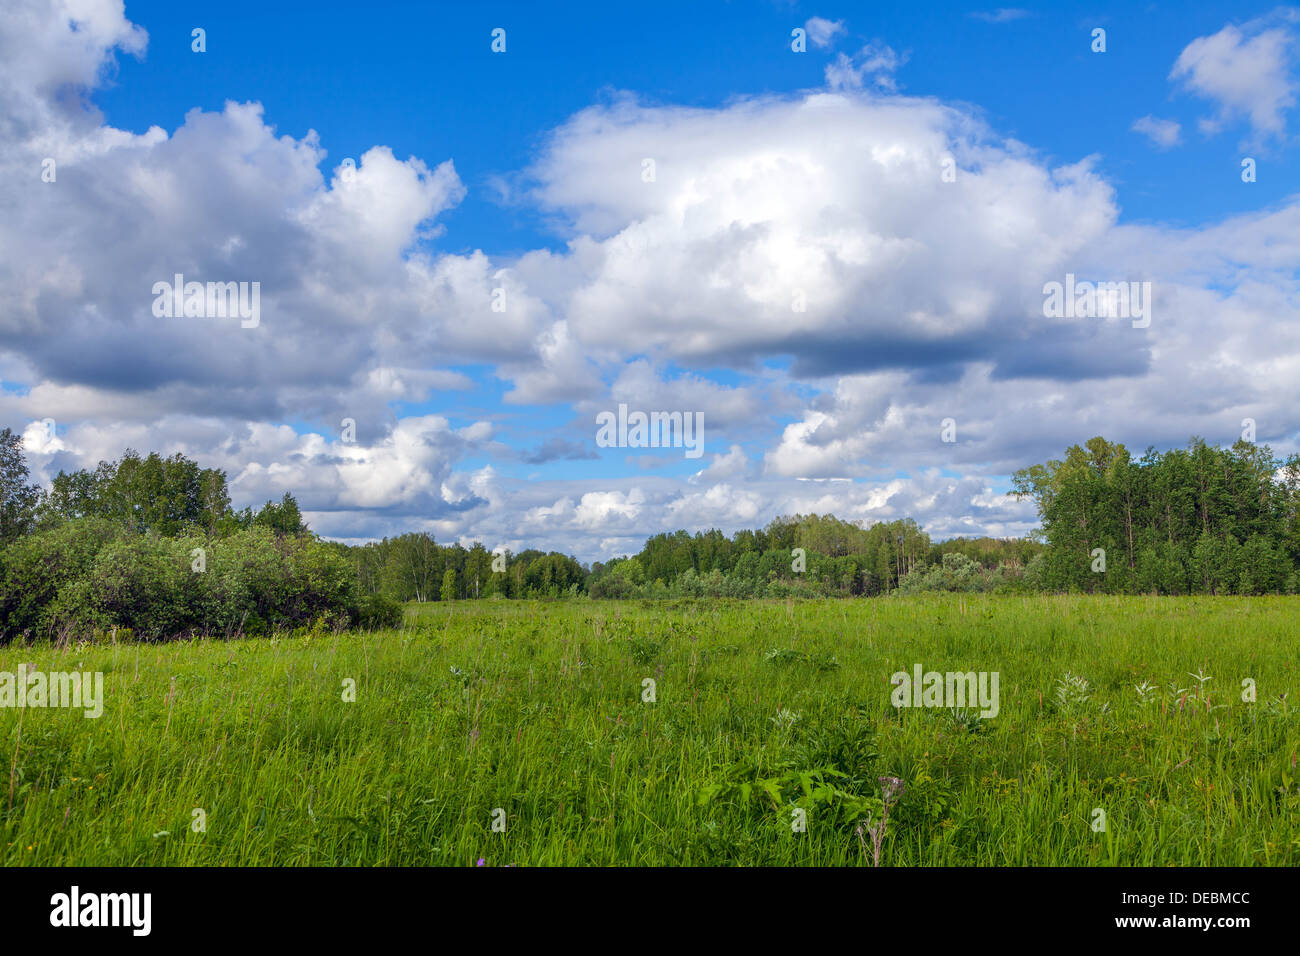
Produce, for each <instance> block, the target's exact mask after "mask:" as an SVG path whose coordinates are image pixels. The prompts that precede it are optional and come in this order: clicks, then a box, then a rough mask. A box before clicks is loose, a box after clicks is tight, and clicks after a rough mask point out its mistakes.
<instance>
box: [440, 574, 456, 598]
mask: <svg viewBox="0 0 1300 956" xmlns="http://www.w3.org/2000/svg"><path fill="white" fill-rule="evenodd" d="M442 599H443V600H444V601H454V600H456V570H455V569H454V568H448V569H447V571H446V573H445V574H443V576H442Z"/></svg>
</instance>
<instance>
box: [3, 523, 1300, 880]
mask: <svg viewBox="0 0 1300 956" xmlns="http://www.w3.org/2000/svg"><path fill="white" fill-rule="evenodd" d="M115 540H118V539H115ZM269 540H271V541H274V540H275V539H274V536H270V539H269ZM181 550H182V549H181V548H178V553H180V552H181ZM259 550H260V546H259ZM327 550H331V551H334V549H327ZM334 554H335V556H336V557H337V556H338V552H337V551H334ZM208 558H209V562H208V566H209V572H208V573H209V574H210V573H211V569H212V568H213V564H214V562H213V555H212V554H209V555H208ZM216 560H217V562H218V563H220V561H221V555H219V554H218V555H217V556H216ZM185 566H186V567H188V563H187V564H186V565H185ZM232 573H233V570H232ZM1298 605H1300V598H1296V597H1285V596H1263V597H1252V598H1242V597H1232V596H1227V597H1216V598H1213V599H1211V598H1200V597H1183V598H1168V597H1148V596H1114V597H1109V596H1108V597H1106V598H1104V599H1099V598H1098V597H1096V596H1089V595H1031V596H996V595H993V596H991V595H982V594H959V595H949V594H924V595H917V596H899V597H897V598H896V599H893V600H889V601H841V600H814V601H796V602H792V603H787V602H785V601H743V602H742V601H731V600H727V599H706V600H686V599H682V600H676V601H661V602H647V603H646V604H644V605H643V604H642V602H640V601H635V602H622V603H619V602H590V601H573V602H556V601H514V602H509V603H507V602H486V601H483V602H462V603H458V604H456V605H454V606H452V605H446V604H443V603H442V602H439V601H428V602H424V603H420V604H414V603H413V604H412V605H410V606H409V607H408V609H407V614H408V620H407V622H406V623H405V625H404V626H403V627H402V628H401V630H390V631H377V632H374V633H339V634H334V633H333V628H332V627H330V626H328V625H322V624H320V623H319V619H318V620H317V621H303V622H302V623H301V624H299V625H296V626H295V628H294V630H292V631H287V630H282V631H281V637H282V638H283V639H281V640H277V641H274V642H272V641H268V640H239V639H234V640H229V641H226V640H222V641H217V640H206V639H202V638H200V639H198V640H195V641H192V642H166V643H140V644H135V645H124V644H123V641H124V640H126V639H127V634H126V632H125V631H124V630H123V629H121V628H119V630H118V634H117V643H116V644H114V643H112V642H110V641H107V640H105V641H102V642H97V643H92V644H88V645H84V646H80V647H76V648H71V649H70V648H65V647H60V646H57V645H51V644H44V643H37V644H35V645H30V644H28V645H21V646H20V645H17V644H14V645H9V646H0V671H7V672H14V671H16V670H17V667H18V665H19V664H20V663H28V664H30V665H32V666H33V667H35V668H37V669H39V670H67V669H70V668H73V667H75V668H77V669H79V670H86V671H103V672H104V675H105V680H104V689H105V693H104V698H103V704H104V713H103V716H102V718H100V719H98V720H87V719H85V718H83V717H82V715H81V713H80V712H77V711H75V710H67V709H62V708H50V709H39V708H35V709H33V708H29V709H27V710H26V711H25V712H22V711H19V710H18V709H17V708H0V747H3V751H4V753H5V754H6V758H5V759H6V763H7V767H6V774H7V776H9V777H10V778H11V779H12V781H13V793H14V796H13V804H12V809H11V810H9V811H8V812H5V813H0V827H2V828H3V829H4V831H5V832H4V834H3V838H0V865H5V866H22V865H28V866H33V865H34V866H58V865H67V864H69V863H71V862H76V863H78V864H81V865H91V866H96V865H109V866H115V865H120V866H126V865H133V866H141V865H177V866H185V865H207V866H238V865H251V866H258V865H277V866H333V865H340V866H341V865H349V866H428V865H459V866H473V865H474V863H475V861H476V860H478V859H479V858H480V857H482V858H485V859H486V861H487V863H488V864H489V865H491V866H504V865H506V864H509V863H514V864H516V865H518V866H525V865H532V866H557V865H573V866H615V865H647V866H656V865H686V866H714V865H724V864H732V865H745V866H820V867H830V866H871V865H872V862H873V861H872V853H871V848H870V847H869V846H867V847H865V848H864V843H863V838H860V837H859V836H858V835H857V828H858V827H859V825H860V824H861V823H862V821H863V820H865V819H866V818H867V814H868V813H870V815H871V824H870V826H869V827H868V830H869V829H870V828H871V827H876V826H878V825H879V824H880V822H881V821H882V819H883V814H882V812H881V807H880V801H882V795H883V792H884V786H885V785H884V784H883V783H882V781H884V780H889V779H890V778H897V779H898V780H899V781H901V782H902V785H903V789H902V791H901V795H900V796H899V797H898V799H897V800H896V801H895V802H894V803H893V806H892V809H891V810H890V813H889V817H888V821H887V827H886V828H885V832H884V836H883V840H882V851H881V855H880V865H881V866H897V867H915V866H1008V865H1009V866H1035V867H1037V866H1097V865H1119V866H1132V867H1139V866H1140V867H1155V866H1159V867H1169V866H1174V867H1188V866H1279V867H1295V866H1298V865H1300V838H1297V833H1296V825H1295V824H1296V815H1297V813H1300V773H1297V770H1296V768H1295V766H1293V756H1294V755H1295V754H1296V753H1297V752H1298V751H1300V711H1297V709H1296V707H1295V704H1294V701H1295V700H1296V695H1297V692H1298V691H1300V687H1298V686H1297V674H1296V668H1295V654H1294V622H1295V619H1296V613H1297V610H1298V609H1300V608H1298ZM291 635H293V636H294V638H296V639H291ZM641 641H644V642H645V643H640V644H638V643H637V642H641ZM651 644H653V645H654V646H653V647H652V646H651ZM772 648H782V649H790V650H793V651H795V652H797V653H798V654H799V655H802V657H801V658H799V659H794V660H790V661H788V662H787V663H785V664H783V665H777V664H776V663H775V662H774V661H768V660H765V657H766V655H767V652H768V651H769V650H770V649H772ZM831 655H834V656H836V657H838V659H839V661H840V666H839V667H837V668H835V669H831V670H819V669H817V668H816V667H815V666H814V665H813V662H815V661H817V660H820V659H824V658H826V657H829V656H831ZM915 662H924V663H925V665H926V667H933V668H934V669H936V670H941V671H943V670H950V669H955V670H967V669H975V670H997V671H1000V672H1001V709H1000V712H999V714H998V716H997V717H995V718H991V719H982V718H976V717H975V716H973V715H972V714H971V713H970V712H969V711H967V712H966V713H960V712H958V713H953V712H952V711H949V710H947V709H943V708H933V709H931V708H916V709H911V708H908V709H902V710H895V709H894V708H893V707H891V706H890V692H891V685H890V684H889V675H890V674H891V673H893V672H894V671H897V670H900V669H902V670H907V669H910V668H911V666H912V665H913V664H914V663H915ZM1247 675H1249V676H1250V677H1252V678H1253V679H1255V680H1256V681H1257V684H1258V699H1257V700H1255V701H1252V702H1246V701H1243V700H1242V699H1241V683H1240V681H1241V678H1242V677H1244V676H1247ZM646 677H654V679H655V680H656V682H657V694H656V696H657V699H656V701H655V702H653V703H650V702H645V701H643V700H642V681H643V679H644V678H646ZM348 678H351V679H353V680H355V691H356V694H355V699H354V700H350V701H349V700H347V699H344V697H343V694H342V692H343V691H344V689H345V683H344V682H345V681H346V680H347V679H348ZM1139 688H1143V690H1139ZM20 720H21V721H22V732H21V738H20V736H19V728H18V725H19V721H20ZM196 794H200V795H202V798H201V800H200V799H199V798H196V796H195V795H196ZM701 798H705V799H704V800H703V802H701ZM200 805H201V806H203V807H205V808H206V809H207V811H208V816H207V822H208V829H207V832H206V833H194V832H193V831H191V830H190V828H189V824H190V821H191V813H192V810H193V808H194V807H195V806H200ZM496 807H502V808H504V809H505V810H506V813H507V828H506V832H505V833H495V832H493V831H492V830H491V820H492V811H493V809H494V808H496ZM1097 807H1101V808H1104V809H1105V811H1106V815H1107V819H1108V830H1107V832H1106V833H1105V834H1100V833H1094V832H1093V831H1092V829H1091V827H1090V824H1091V822H1092V816H1091V814H1092V811H1093V809H1094V808H1097ZM795 809H802V810H804V811H805V815H806V822H807V829H806V831H804V832H794V831H793V829H792V822H793V819H794V818H795V816H796V815H794V814H793V813H792V811H793V810H795ZM65 820H66V821H68V823H67V825H65V824H64V821H65ZM160 830H168V831H170V832H171V834H172V836H171V837H170V838H167V839H155V838H154V836H153V834H155V833H157V832H158V831H160ZM864 836H866V834H864ZM867 839H868V840H869V839H870V837H867ZM29 848H30V849H29Z"/></svg>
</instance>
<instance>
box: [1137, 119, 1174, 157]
mask: <svg viewBox="0 0 1300 956" xmlns="http://www.w3.org/2000/svg"><path fill="white" fill-rule="evenodd" d="M1132 128H1133V131H1134V132H1137V133H1141V134H1142V135H1143V136H1145V137H1146V138H1147V139H1149V140H1151V142H1152V143H1153V144H1154V145H1156V146H1158V147H1160V148H1161V149H1169V148H1170V147H1171V146H1177V145H1178V140H1179V135H1180V133H1181V131H1182V127H1181V126H1180V125H1179V124H1178V123H1176V122H1175V121H1173V120H1167V119H1159V118H1157V117H1155V116H1149V115H1148V116H1143V117H1140V118H1138V119H1136V120H1134V121H1133V127H1132Z"/></svg>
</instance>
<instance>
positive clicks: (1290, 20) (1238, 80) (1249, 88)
mask: <svg viewBox="0 0 1300 956" xmlns="http://www.w3.org/2000/svg"><path fill="white" fill-rule="evenodd" d="M1297 19H1300V15H1298V14H1297V13H1296V12H1295V11H1292V10H1286V9H1283V10H1281V11H1279V12H1278V13H1277V14H1274V15H1272V16H1269V17H1262V18H1259V19H1256V20H1252V21H1250V22H1249V23H1246V24H1244V25H1243V26H1241V27H1238V26H1236V25H1234V24H1228V25H1227V26H1225V27H1224V28H1223V29H1222V30H1220V31H1219V32H1218V33H1214V34H1211V35H1210V36H1204V37H1198V38H1197V39H1195V40H1193V41H1192V42H1191V43H1189V44H1188V45H1187V47H1186V48H1185V49H1184V50H1183V52H1182V53H1180V54H1179V56H1178V60H1177V61H1176V62H1175V63H1174V68H1173V70H1172V71H1171V72H1170V74H1169V78H1170V79H1171V80H1175V81H1178V82H1180V83H1181V84H1182V86H1183V87H1184V88H1185V89H1187V90H1188V91H1190V92H1193V93H1196V94H1198V95H1200V96H1202V97H1205V98H1206V99H1209V100H1211V101H1213V102H1214V103H1215V104H1217V106H1218V111H1217V113H1216V114H1215V115H1214V116H1212V117H1208V118H1206V119H1204V120H1202V123H1201V125H1202V128H1203V129H1204V130H1205V131H1207V132H1211V133H1212V132H1216V131H1218V130H1219V129H1220V128H1222V127H1223V126H1224V125H1226V124H1227V123H1229V122H1231V121H1233V120H1235V119H1237V118H1238V117H1244V118H1245V119H1246V120H1247V121H1248V122H1249V124H1250V126H1251V129H1252V130H1253V131H1254V133H1255V134H1256V135H1258V136H1274V137H1281V136H1282V135H1284V133H1285V131H1286V113H1287V111H1288V110H1290V109H1291V108H1292V107H1293V106H1295V103H1296V89H1297V80H1296V77H1295V63H1296V42H1297V39H1296V31H1295V24H1296V22H1297Z"/></svg>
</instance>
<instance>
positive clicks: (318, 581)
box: [0, 518, 393, 641]
mask: <svg viewBox="0 0 1300 956" xmlns="http://www.w3.org/2000/svg"><path fill="white" fill-rule="evenodd" d="M196 549H201V555H202V557H201V565H200V566H201V567H202V570H196V562H199V561H200V551H199V550H196ZM391 607H392V603H391V602H387V603H375V602H372V603H371V604H370V605H369V611H368V613H370V614H371V616H372V617H371V620H372V621H373V622H374V623H378V624H391V623H392V622H393V614H392V611H391ZM0 610H2V611H3V619H0V636H2V638H3V640H6V641H8V640H13V639H15V638H24V639H31V638H39V637H50V636H71V637H75V638H84V637H91V636H93V635H94V634H95V633H97V632H104V631H107V630H110V629H111V628H114V627H117V628H129V629H130V630H131V631H132V632H134V633H135V634H136V635H137V636H139V637H141V638H145V639H149V640H158V639H163V638H170V637H180V636H185V635H191V634H211V635H221V636H230V635H234V634H237V633H249V634H260V633H265V632H266V631H267V630H269V629H278V628H293V627H297V626H302V625H304V624H310V623H312V622H315V621H317V620H320V619H322V618H324V619H329V620H334V621H337V622H339V623H340V624H350V623H356V622H358V621H359V620H360V619H361V616H362V611H363V605H362V603H361V592H360V587H359V586H358V584H357V580H356V575H355V572H354V569H353V567H352V565H351V563H350V562H349V561H348V560H347V558H346V557H345V556H343V555H341V554H339V553H338V551H337V550H336V549H334V548H331V547H329V546H328V545H325V544H323V543H322V542H320V541H317V540H315V539H314V538H312V537H310V536H281V535H276V534H275V533H273V532H272V531H270V530H269V529H267V528H263V527H253V528H249V529H246V530H243V531H238V532H235V533H234V534H231V535H228V536H226V537H224V538H215V539H208V538H205V537H200V536H194V537H188V538H165V537H161V536H159V535H138V534H131V533H130V532H127V531H125V530H124V529H122V527H121V526H120V525H119V524H118V523H117V522H115V521H111V520H106V519H102V518H81V519H74V520H71V521H67V522H64V523H63V524H60V525H58V526H56V527H54V528H50V529H47V530H45V531H42V532H39V533H37V534H33V535H30V536H28V537H26V538H24V539H22V540H21V541H19V542H17V543H15V544H14V545H13V546H11V547H10V548H8V549H6V551H5V552H4V556H3V576H2V577H0Z"/></svg>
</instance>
